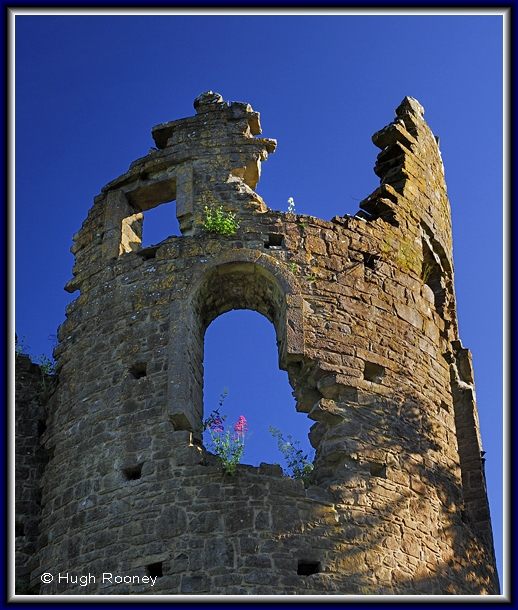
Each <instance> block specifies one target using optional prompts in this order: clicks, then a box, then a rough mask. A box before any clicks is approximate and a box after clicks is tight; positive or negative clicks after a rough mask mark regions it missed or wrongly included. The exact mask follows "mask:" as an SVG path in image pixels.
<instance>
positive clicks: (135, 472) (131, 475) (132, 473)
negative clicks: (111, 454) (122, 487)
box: [122, 464, 142, 481]
mask: <svg viewBox="0 0 518 610" xmlns="http://www.w3.org/2000/svg"><path fill="white" fill-rule="evenodd" d="M122 474H123V475H124V478H125V479H126V481H137V480H138V479H140V477H141V476H142V464H137V465H136V466H132V467H131V468H123V469H122Z"/></svg>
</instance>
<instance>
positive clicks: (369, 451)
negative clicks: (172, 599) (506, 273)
mask: <svg viewBox="0 0 518 610" xmlns="http://www.w3.org/2000/svg"><path fill="white" fill-rule="evenodd" d="M195 108H196V111H197V114H196V115H195V116H194V117H190V118H187V119H181V120H178V121H173V122H171V123H166V124H163V125H159V126H157V127H155V128H154V129H153V137H154V139H155V143H156V146H157V148H156V149H152V150H151V151H150V153H149V154H148V155H147V156H146V157H143V158H141V159H138V160H137V161H135V162H134V163H132V165H131V166H130V169H129V170H128V172H127V173H126V174H124V175H123V176H121V177H119V178H117V179H116V180H114V181H113V182H111V183H110V184H108V185H107V186H106V187H105V188H104V189H103V190H102V192H101V194H100V195H99V196H98V197H97V198H96V199H95V203H94V206H93V207H92V209H91V210H90V212H89V214H88V218H87V219H86V220H85V222H84V223H83V226H82V228H81V229H80V231H79V232H78V233H77V234H76V235H75V236H74V246H73V248H72V251H73V253H74V255H75V259H76V264H75V267H74V270H73V272H74V278H73V279H72V280H71V281H70V282H69V283H68V284H67V287H66V289H67V290H69V291H70V292H74V291H77V290H79V296H78V297H77V298H76V300H75V301H74V302H73V303H71V304H70V305H69V306H68V308H67V319H66V321H65V323H64V324H63V325H62V326H61V327H60V329H59V341H60V343H59V345H58V347H57V348H56V350H55V357H56V359H57V363H58V364H57V369H58V375H59V384H58V387H57V391H56V394H55V396H54V399H53V403H52V405H51V407H52V408H51V409H50V413H49V417H48V421H47V429H46V431H45V433H44V435H43V442H44V444H45V447H46V449H47V452H48V454H49V455H50V456H51V459H50V462H49V463H48V465H47V467H46V469H45V473H44V476H43V480H42V515H41V525H40V531H41V536H40V541H39V550H38V551H37V553H36V555H35V556H34V557H33V563H32V568H33V570H32V583H31V586H32V587H33V588H34V590H36V591H38V592H39V593H40V594H58V593H61V594H120V593H126V594H127V593H135V594H187V595H190V594H243V595H244V594H247V595H248V594H335V595H340V594H343V595H351V594H361V595H363V594H371V595H378V594H405V595H411V594H495V593H497V592H498V580H497V576H496V569H495V559H494V551H493V543H492V534H491V524H490V518H489V509H488V503H487V495H486V489H485V481H484V472H483V462H482V460H481V444H480V437H479V431H478V421H477V414H476V405H475V392H474V381H473V372H472V368H471V359H470V355H469V351H468V350H466V349H464V348H463V347H462V344H461V342H460V339H459V335H458V329H457V320H456V313H455V297H454V290H453V260H452V242H451V221H450V209H449V202H448V198H447V193H446V185H445V182H444V175H443V168H442V161H441V156H440V152H439V149H438V145H437V142H436V139H435V138H434V136H433V134H432V132H431V131H430V129H429V128H428V126H427V124H426V123H425V121H424V119H423V109H422V107H421V106H420V105H419V104H418V103H417V102H416V101H415V100H414V99H412V98H405V99H404V100H403V102H402V104H401V105H400V106H399V108H398V109H397V111H396V119H395V120H394V122H392V123H391V124H390V125H388V126H387V127H386V128H385V129H383V130H381V131H380V132H378V133H376V134H375V135H374V137H373V141H374V143H375V144H376V145H377V146H378V147H379V148H380V149H381V152H380V154H379V156H378V159H377V163H376V167H375V172H376V173H377V175H378V176H379V177H380V187H379V188H378V189H377V190H376V191H375V192H374V193H373V194H372V195H371V196H370V197H368V198H367V199H365V200H364V201H363V202H362V203H361V204H360V207H361V208H362V210H361V211H360V212H359V213H358V214H357V215H356V216H354V217H351V216H344V217H335V218H333V219H332V220H330V221H324V220H320V219H318V218H314V217H310V216H302V215H297V214H293V213H283V212H275V211H272V210H270V209H269V208H268V207H267V206H266V204H265V202H264V201H263V200H262V199H261V198H260V197H259V196H258V195H257V194H256V193H255V192H254V190H253V189H254V188H255V186H256V184H257V180H258V179H259V175H260V167H261V162H262V161H264V160H265V159H266V158H267V156H268V154H269V153H272V152H274V150H275V145H276V143H275V141H274V140H268V139H264V138H258V137H255V136H257V135H259V134H260V133H261V127H260V123H259V115H258V113H256V112H254V111H253V110H252V108H251V107H250V106H249V105H248V104H242V103H228V102H224V101H223V99H222V98H221V97H220V96H218V95H217V94H212V92H208V93H206V94H202V95H201V96H200V97H199V98H198V99H197V100H196V101H195ZM172 200H175V201H176V210H177V216H178V219H179V222H180V228H181V231H182V235H181V236H172V237H169V238H167V239H165V240H164V241H162V242H161V243H160V244H157V245H156V246H152V247H147V248H142V242H141V236H142V218H143V212H145V211H146V210H148V209H151V208H152V207H155V206H156V205H160V204H162V203H165V202H169V201H172ZM220 205H221V206H223V208H224V210H225V211H227V212H234V213H235V214H236V217H237V219H238V220H239V223H240V227H239V229H238V231H237V233H236V234H235V235H229V236H222V235H215V234H211V233H208V232H207V231H206V230H205V229H204V227H203V221H204V209H205V208H206V207H208V208H213V209H215V208H217V207H219V206H220ZM231 309H252V310H255V311H258V312H260V313H261V314H263V315H265V316H266V317H267V318H268V319H269V320H270V321H271V322H272V323H273V324H274V326H275V331H276V335H277V343H278V349H279V365H280V367H281V368H283V369H285V370H287V372H288V375H289V379H290V383H291V385H292V387H293V390H294V393H295V396H296V399H297V410H298V411H301V412H304V413H307V416H308V417H309V418H310V419H311V420H313V421H314V422H315V423H314V425H313V427H312V428H311V432H310V440H311V443H312V445H313V446H314V447H315V449H316V458H315V462H314V466H315V470H314V474H315V477H314V482H313V485H311V486H310V487H309V488H308V489H304V486H303V484H302V482H301V481H298V480H293V479H290V478H288V477H283V476H282V473H281V471H280V469H279V467H277V466H274V465H267V464H262V465H261V466H260V467H258V468H255V467H252V466H246V465H240V466H239V467H238V471H237V474H236V476H234V477H230V476H223V475H222V469H221V467H220V465H219V463H218V461H217V459H216V458H215V457H214V456H212V455H211V454H209V453H208V452H207V451H206V449H205V448H204V447H203V445H202V437H201V426H202V419H203V417H204V415H203V341H204V334H205V330H206V328H207V326H208V325H209V324H210V322H211V321H212V320H214V319H215V318H216V317H217V316H219V315H220V314H222V313H224V312H226V311H229V310H231ZM205 415H206V414H205ZM45 572H50V573H52V574H54V575H56V576H55V577H54V579H53V581H52V582H50V583H48V584H42V583H41V579H40V576H41V574H42V573H45ZM58 574H59V575H61V576H62V578H61V579H60V578H58V576H57V575H58ZM85 574H88V575H91V576H93V581H92V579H91V578H90V580H89V582H88V584H87V585H82V584H81V581H80V579H77V578H76V582H74V578H75V577H77V576H81V575H85ZM103 574H111V575H112V579H111V580H110V579H109V576H106V577H104V578H103ZM65 575H66V577H65ZM117 575H121V576H128V577H129V576H131V579H130V580H131V583H130V582H126V583H124V582H116V580H115V577H116V576H117ZM151 583H153V584H151Z"/></svg>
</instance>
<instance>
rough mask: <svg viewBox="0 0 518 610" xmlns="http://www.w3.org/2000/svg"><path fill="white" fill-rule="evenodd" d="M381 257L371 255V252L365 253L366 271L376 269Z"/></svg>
mask: <svg viewBox="0 0 518 610" xmlns="http://www.w3.org/2000/svg"><path fill="white" fill-rule="evenodd" d="M379 258H380V257H379V256H376V255H375V254H371V253H370V252H364V253H363V264H364V266H365V268H366V269H373V270H374V269H376V264H377V262H378V261H379Z"/></svg>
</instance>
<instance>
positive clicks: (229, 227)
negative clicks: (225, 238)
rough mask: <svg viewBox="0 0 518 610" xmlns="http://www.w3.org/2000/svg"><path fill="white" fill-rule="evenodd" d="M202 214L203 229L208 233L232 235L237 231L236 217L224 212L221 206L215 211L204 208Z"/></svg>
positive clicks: (231, 213)
mask: <svg viewBox="0 0 518 610" xmlns="http://www.w3.org/2000/svg"><path fill="white" fill-rule="evenodd" d="M203 212H204V214H205V220H204V222H203V228H204V229H205V230H206V231H208V232H209V233H217V234H218V235H234V233H235V232H236V230H237V229H239V224H238V222H237V221H236V215H235V214H234V213H233V212H224V211H223V206H222V205H220V206H219V207H217V208H215V209H212V208H209V207H207V206H205V207H204V208H203Z"/></svg>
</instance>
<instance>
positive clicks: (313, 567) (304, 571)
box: [297, 559, 322, 576]
mask: <svg viewBox="0 0 518 610" xmlns="http://www.w3.org/2000/svg"><path fill="white" fill-rule="evenodd" d="M321 571H322V570H321V564H320V561H307V560H305V559H299V564H298V567H297V574H298V575H299V576H310V575H311V574H318V573H319V572H321Z"/></svg>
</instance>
